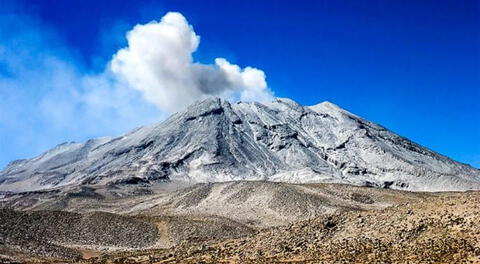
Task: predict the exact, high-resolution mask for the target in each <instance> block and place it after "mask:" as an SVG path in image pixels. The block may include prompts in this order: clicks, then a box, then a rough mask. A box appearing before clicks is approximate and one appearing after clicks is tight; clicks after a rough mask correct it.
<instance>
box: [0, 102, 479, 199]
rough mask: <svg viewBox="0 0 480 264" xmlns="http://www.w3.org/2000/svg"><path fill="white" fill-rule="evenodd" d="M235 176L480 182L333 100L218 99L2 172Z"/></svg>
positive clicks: (462, 185)
mask: <svg viewBox="0 0 480 264" xmlns="http://www.w3.org/2000/svg"><path fill="white" fill-rule="evenodd" d="M235 180H262V181H281V182H293V183H309V182H336V183H347V184H355V185H366V186H374V187H383V188H394V189H406V190H414V191H447V190H448V191H450V190H468V189H480V170H478V169H475V168H473V167H471V166H469V165H466V164H462V163H459V162H456V161H454V160H452V159H450V158H448V157H445V156H443V155H440V154H438V153H435V152H433V151H431V150H429V149H426V148H424V147H422V146H420V145H418V144H415V143H413V142H411V141H410V140H408V139H406V138H404V137H401V136H398V135H396V134H394V133H392V132H391V131H389V130H387V129H386V128H384V127H382V126H380V125H378V124H375V123H372V122H370V121H367V120H365V119H363V118H361V117H359V116H356V115H354V114H352V113H349V112H348V111H346V110H344V109H342V108H340V107H338V106H337V105H335V104H332V103H330V102H324V103H320V104H318V105H315V106H301V105H299V104H298V103H296V102H294V101H292V100H290V99H276V100H275V101H273V102H271V103H268V104H260V103H256V102H254V103H244V102H240V103H235V104H234V103H230V102H228V101H225V100H222V99H219V98H213V99H207V100H204V101H201V102H197V103H194V104H193V105H191V106H189V107H188V108H187V109H186V110H185V111H183V112H180V113H176V114H174V115H172V116H171V117H170V118H168V119H167V120H165V121H164V122H161V123H158V124H155V125H151V126H145V127H141V128H138V129H135V130H133V131H131V132H129V133H127V134H125V135H124V136H121V137H116V138H98V139H92V140H88V141H87V142H84V143H64V144H61V145H58V146H56V147H55V148H53V149H51V150H49V151H47V152H45V153H43V154H41V155H40V156H38V157H35V158H33V159H28V160H18V161H14V162H12V163H10V164H9V165H8V166H7V167H6V168H5V170H3V171H1V172H0V190H3V191H29V190H39V189H45V188H52V187H59V186H66V185H88V184H111V185H115V184H138V183H144V184H153V183H156V182H163V181H187V182H220V181H235Z"/></svg>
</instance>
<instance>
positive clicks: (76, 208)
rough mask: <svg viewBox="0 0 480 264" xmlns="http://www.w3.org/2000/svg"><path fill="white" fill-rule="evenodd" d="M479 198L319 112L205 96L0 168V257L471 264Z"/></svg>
mask: <svg viewBox="0 0 480 264" xmlns="http://www.w3.org/2000/svg"><path fill="white" fill-rule="evenodd" d="M479 189H480V170H478V169H476V168H473V167H471V166H469V165H466V164H462V163H458V162H456V161H454V160H452V159H450V158H448V157H445V156H442V155H440V154H438V153H435V152H433V151H431V150H428V149H426V148H424V147H422V146H420V145H418V144H415V143H413V142H411V141H409V140H408V139H406V138H403V137H401V136H398V135H396V134H394V133H393V132H391V131H389V130H388V129H386V128H384V127H382V126H380V125H378V124H375V123H372V122H370V121H367V120H365V119H363V118H361V117H359V116H356V115H354V114H352V113H349V112H348V111H346V110H344V109H341V108H340V107H338V106H336V105H334V104H331V103H329V102H324V103H321V104H318V105H315V106H309V107H306V106H301V105H299V104H297V103H295V102H293V101H291V100H289V99H277V100H275V101H274V102H271V103H269V104H260V103H243V102H240V103H236V104H232V103H229V102H227V101H224V100H221V99H208V100H205V101H202V102H197V103H195V104H193V105H192V106H190V107H189V108H188V109H187V110H185V111H183V112H180V113H177V114H174V115H172V116H171V117H170V118H169V119H167V120H166V121H164V122H162V123H159V124H154V125H151V126H146V127H141V128H138V129H136V130H133V131H131V132H130V133H127V134H125V135H124V136H121V137H117V138H99V139H92V140H89V141H87V142H84V143H65V144H61V145H59V146H57V147H55V148H54V149H52V150H49V151H47V152H45V153H43V154H41V155H40V156H38V157H35V158H32V159H28V160H18V161H14V162H12V163H10V164H9V165H8V166H7V167H6V168H5V169H4V170H3V171H1V172H0V263H480V249H479V247H480V244H479V243H478V241H480V229H479V227H478V226H479V225H478V223H479V221H480V208H479V204H480V203H479V202H480V192H478V191H468V190H479ZM412 191H414V192H412ZM436 191H441V192H436ZM445 191H454V192H445Z"/></svg>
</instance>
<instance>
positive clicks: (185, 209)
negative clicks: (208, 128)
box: [0, 182, 480, 263]
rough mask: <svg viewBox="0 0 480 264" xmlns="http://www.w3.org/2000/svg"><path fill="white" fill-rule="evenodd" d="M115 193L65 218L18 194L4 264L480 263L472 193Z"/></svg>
mask: <svg viewBox="0 0 480 264" xmlns="http://www.w3.org/2000/svg"><path fill="white" fill-rule="evenodd" d="M77 191H78V190H77ZM116 191H117V193H116V194H114V193H110V196H107V193H108V191H107V190H105V189H101V188H99V189H93V190H90V191H88V193H90V196H89V198H85V197H81V196H79V195H78V192H77V195H73V194H72V193H75V192H74V190H72V193H70V194H62V195H64V196H65V197H68V198H64V199H65V200H64V201H63V202H62V203H61V205H62V206H63V207H62V208H59V207H55V208H56V209H62V210H63V211H58V210H52V209H54V207H52V208H50V207H51V206H59V204H58V203H57V204H56V203H52V201H54V200H56V199H57V198H55V197H50V198H49V197H48V196H49V195H53V196H55V195H60V194H61V193H62V192H56V193H55V192H50V194H47V193H43V194H39V193H31V194H29V195H26V194H23V195H22V196H23V199H25V200H30V204H29V205H30V206H32V205H33V207H24V208H23V209H24V210H22V211H20V210H12V209H8V207H9V206H12V205H13V206H16V205H18V204H20V203H21V201H22V198H21V197H20V196H21V195H19V194H16V195H15V196H16V197H13V196H12V197H10V199H11V200H8V198H7V199H6V200H5V199H4V200H3V202H4V203H3V204H2V207H3V208H5V209H2V210H0V263H32V262H36V263H58V262H61V263H477V262H478V261H480V245H479V244H478V241H479V240H480V229H479V227H478V221H479V220H480V193H479V192H444V193H431V192H429V193H421V192H405V191H396V190H391V189H379V188H368V187H355V186H349V185H339V184H288V183H271V182H227V183H215V184H197V185H194V186H189V187H185V188H181V189H176V190H169V191H166V190H162V191H161V192H160V193H156V191H155V190H153V191H152V192H151V193H144V194H142V195H138V194H135V195H131V196H127V195H123V196H121V195H119V193H124V194H125V193H126V192H125V190H116ZM92 193H95V194H93V195H92ZM39 195H41V196H39ZM28 196H30V197H29V198H27V197H28ZM34 200H37V201H34ZM40 200H41V201H43V202H40ZM234 201H236V202H234ZM209 205H210V206H209ZM42 208H43V209H42ZM48 208H49V209H48ZM70 211H75V212H70Z"/></svg>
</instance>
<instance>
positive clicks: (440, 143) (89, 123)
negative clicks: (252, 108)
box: [0, 0, 480, 167]
mask: <svg viewBox="0 0 480 264" xmlns="http://www.w3.org/2000/svg"><path fill="white" fill-rule="evenodd" d="M169 11H176V12H180V13H181V14H183V16H184V17H185V18H186V19H187V20H188V23H189V24H191V25H192V26H193V28H194V30H195V33H196V34H197V35H199V36H200V37H201V38H200V39H201V44H200V45H199V46H198V49H197V50H196V52H194V53H193V58H194V60H195V61H196V62H201V63H204V64H213V63H214V59H215V58H217V57H223V58H226V59H227V60H228V61H229V62H230V63H232V64H238V65H239V66H240V67H241V68H243V67H246V66H251V67H255V68H258V69H261V70H262V71H264V73H265V75H266V81H267V83H268V91H271V92H273V94H274V95H275V96H278V97H288V98H291V99H294V100H296V101H297V102H299V103H301V104H303V105H312V104H317V103H320V102H322V101H326V100H327V101H331V102H333V103H335V104H337V105H339V106H341V107H343V108H345V109H347V110H349V111H351V112H353V113H355V114H358V115H360V116H363V117H365V118H367V119H369V120H372V121H374V122H377V123H379V124H381V125H383V126H385V127H387V128H389V129H390V130H392V131H394V132H396V133H398V134H400V135H402V136H405V137H407V138H409V139H411V140H413V141H415V142H417V143H419V144H421V145H424V146H426V147H428V148H430V149H432V150H434V151H437V152H440V153H442V154H445V155H447V156H450V157H452V158H454V159H456V160H458V161H462V162H465V163H469V164H471V165H473V166H475V167H480V1H477V0H472V1H469V0H463V1H458V0H450V1H445V0H431V1H426V0H418V1H403V0H398V1H394V0H392V1H384V0H378V1H375V0H369V1H359V0H351V1H342V0H338V1H321V0H315V1H313V0H312V1H302V0H297V1H286V0H284V1H282V0H277V1H253V0H242V1H240V0H237V1H218V0H210V1H207V0H206V1H194V0H191V1H181V0H180V1H179V0H175V1H173V0H172V1H133V0H132V1H122V0H114V1H106V0H95V1H93V0H69V1H58V0H42V1H36V0H31V1H9V0H0V167H3V166H5V165H6V164H7V163H8V162H9V161H11V160H14V159H18V158H29V157H33V156H35V155H38V154H39V153H41V152H42V151H45V150H47V149H49V148H51V147H53V146H55V145H56V144H58V143H61V142H64V141H83V140H86V139H88V138H90V137H97V136H108V135H119V134H121V133H123V132H127V131H128V130H129V129H131V128H134V127H137V126H140V125H142V124H147V123H151V122H155V121H158V120H162V119H164V118H165V117H166V116H168V111H165V109H167V108H168V107H170V108H168V109H172V108H171V106H168V107H167V105H166V104H167V103H165V102H163V103H162V102H157V101H158V100H160V101H161V98H160V99H158V100H157V101H155V100H153V99H152V100H145V98H144V97H142V94H135V93H133V92H132V91H130V90H123V89H124V88H122V87H120V88H119V87H118V86H120V85H121V84H119V82H116V81H115V85H112V84H111V82H112V80H111V77H102V78H99V77H98V76H99V75H102V76H104V75H105V74H104V72H105V68H106V67H108V65H110V64H111V62H112V56H113V55H114V54H116V53H117V52H118V51H119V49H122V48H125V47H126V46H128V45H129V43H127V40H126V38H125V34H126V32H128V31H130V30H132V28H133V27H134V26H135V25H137V24H146V23H148V22H150V21H152V20H155V21H159V20H160V19H161V18H162V17H163V16H164V15H165V14H166V13H167V12H169ZM187 33H188V32H187ZM132 35H133V34H132ZM132 38H133V37H132ZM162 41H163V40H162ZM154 42H155V40H152V43H149V44H148V45H147V47H156V48H157V49H161V48H162V47H167V46H168V45H167V46H166V44H165V42H162V43H160V44H159V45H156V43H154ZM130 45H131V44H130ZM130 47H131V46H130ZM147 49H148V48H147ZM159 67H160V66H159ZM212 67H214V66H212ZM215 67H217V66H215ZM161 69H164V68H161ZM239 76H240V75H239ZM127 77H129V76H127ZM92 80H93V81H92ZM175 81H178V80H175ZM182 81H183V80H182ZM85 83H88V84H85ZM92 83H93V84H92ZM131 83H132V82H130V85H131ZM76 86H78V87H76ZM80 86H81V87H80ZM99 87H100V88H99ZM112 87H115V88H112ZM137 88H138V87H137ZM139 89H140V90H142V87H140V88H139ZM139 89H136V90H137V91H138V90H139ZM242 89H243V88H242ZM245 89H248V87H246V88H245ZM133 90H135V89H133ZM167 92H168V91H167ZM142 93H144V94H143V95H145V94H148V91H146V92H145V90H142ZM161 95H162V93H160V97H161ZM169 96H175V95H169ZM85 98H88V103H85V102H86V100H87V99H85ZM242 98H243V97H242ZM92 102H94V103H92ZM92 105H93V106H92ZM159 107H160V109H159ZM162 107H165V108H162Z"/></svg>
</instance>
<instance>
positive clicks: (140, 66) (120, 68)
mask: <svg viewBox="0 0 480 264" xmlns="http://www.w3.org/2000/svg"><path fill="white" fill-rule="evenodd" d="M127 39H128V47H126V48H124V49H121V50H119V51H118V52H117V53H116V54H115V55H114V57H113V59H112V61H111V65H110V66H111V70H112V72H113V73H114V74H115V75H116V76H118V77H119V78H120V79H121V80H123V81H125V83H126V84H127V85H129V86H130V87H132V88H134V89H137V90H139V91H141V92H142V93H143V96H144V98H145V99H146V100H148V101H149V102H151V103H154V104H155V105H156V106H157V107H159V109H161V110H163V111H167V112H172V111H177V110H181V109H182V108H184V107H185V106H186V105H188V104H190V103H192V102H193V101H195V100H198V99H202V98H205V97H209V96H220V97H224V98H227V99H241V100H248V101H252V100H260V101H267V100H270V99H271V98H272V96H273V94H272V92H271V91H270V90H269V89H268V87H267V83H266V81H265V73H264V72H263V71H261V70H259V69H255V68H253V67H246V68H244V69H242V68H240V67H239V66H238V65H234V64H230V63H229V62H228V61H227V60H226V59H224V58H217V59H215V64H211V65H207V64H201V63H197V62H193V58H192V53H194V52H195V51H196V50H197V48H198V45H199V44H200V37H199V36H198V35H197V34H196V33H195V32H194V30H193V27H192V26H191V25H189V24H188V21H187V20H186V19H185V17H184V16H183V15H182V14H180V13H174V12H170V13H167V14H166V15H165V16H164V17H163V18H162V19H161V20H160V21H152V22H150V23H148V24H145V25H137V26H135V27H134V28H133V29H132V30H131V31H130V32H128V34H127Z"/></svg>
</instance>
